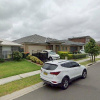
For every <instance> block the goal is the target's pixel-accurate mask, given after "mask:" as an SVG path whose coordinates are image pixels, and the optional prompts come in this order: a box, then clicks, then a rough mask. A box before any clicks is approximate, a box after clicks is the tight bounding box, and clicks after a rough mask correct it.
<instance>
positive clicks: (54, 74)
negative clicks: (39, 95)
mask: <svg viewBox="0 0 100 100" xmlns="http://www.w3.org/2000/svg"><path fill="white" fill-rule="evenodd" d="M86 76H87V69H86V67H85V66H83V65H80V64H78V63H77V62H74V61H70V60H54V61H49V62H46V63H45V64H44V66H43V67H42V68H41V74H40V78H41V79H42V80H43V81H44V83H45V84H51V85H60V86H61V88H62V89H67V88H68V86H69V82H71V81H72V80H73V79H76V78H78V77H82V78H86Z"/></svg>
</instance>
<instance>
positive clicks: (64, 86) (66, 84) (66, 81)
mask: <svg viewBox="0 0 100 100" xmlns="http://www.w3.org/2000/svg"><path fill="white" fill-rule="evenodd" d="M68 86H69V79H68V78H67V77H65V78H64V79H63V80H62V83H61V88H62V89H63V90H65V89H67V88H68Z"/></svg>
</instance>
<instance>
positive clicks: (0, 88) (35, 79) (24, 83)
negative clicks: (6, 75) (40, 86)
mask: <svg viewBox="0 0 100 100" xmlns="http://www.w3.org/2000/svg"><path fill="white" fill-rule="evenodd" d="M39 82H41V79H40V74H37V75H34V76H31V77H27V78H23V79H21V80H17V81H13V82H10V83H7V84H4V85H0V96H4V95H7V94H10V93H12V92H15V91H17V90H20V89H23V88H25V87H28V86H31V85H34V84H37V83H39Z"/></svg>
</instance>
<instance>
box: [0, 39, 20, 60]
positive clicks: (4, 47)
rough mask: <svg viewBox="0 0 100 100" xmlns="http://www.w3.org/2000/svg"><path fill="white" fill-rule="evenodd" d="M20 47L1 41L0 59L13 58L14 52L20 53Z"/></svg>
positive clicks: (16, 44)
mask: <svg viewBox="0 0 100 100" xmlns="http://www.w3.org/2000/svg"><path fill="white" fill-rule="evenodd" d="M20 46H21V44H18V43H14V42H11V41H7V40H3V39H0V58H3V59H10V58H12V53H13V52H14V51H18V50H19V47H20Z"/></svg>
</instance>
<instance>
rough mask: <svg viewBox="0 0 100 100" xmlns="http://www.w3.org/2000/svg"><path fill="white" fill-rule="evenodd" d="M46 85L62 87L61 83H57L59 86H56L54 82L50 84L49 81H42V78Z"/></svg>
mask: <svg viewBox="0 0 100 100" xmlns="http://www.w3.org/2000/svg"><path fill="white" fill-rule="evenodd" d="M40 79H41V80H42V81H43V82H44V83H46V84H50V85H52V86H61V83H57V84H54V83H52V82H49V81H46V80H44V79H42V78H40Z"/></svg>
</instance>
